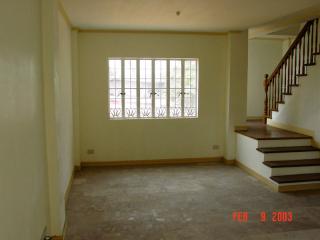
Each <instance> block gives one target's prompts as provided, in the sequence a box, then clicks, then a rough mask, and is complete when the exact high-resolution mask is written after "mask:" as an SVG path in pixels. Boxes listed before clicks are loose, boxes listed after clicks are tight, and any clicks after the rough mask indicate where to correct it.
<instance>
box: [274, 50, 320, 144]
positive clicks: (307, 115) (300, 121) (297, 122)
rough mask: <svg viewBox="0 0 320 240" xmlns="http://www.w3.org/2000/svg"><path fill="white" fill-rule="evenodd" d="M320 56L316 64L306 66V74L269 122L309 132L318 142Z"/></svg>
mask: <svg viewBox="0 0 320 240" xmlns="http://www.w3.org/2000/svg"><path fill="white" fill-rule="evenodd" d="M319 63H320V57H319V56H318V57H317V65H316V66H312V67H308V76H307V77H302V78H300V80H299V81H300V87H297V88H294V90H293V94H292V95H291V96H286V97H285V104H283V105H280V108H279V112H278V113H276V112H275V113H273V115H272V116H273V118H272V121H269V123H270V124H275V125H278V126H281V127H283V128H287V129H289V130H295V131H300V132H305V133H308V132H311V133H313V135H314V138H315V140H316V141H317V142H318V144H319V143H320V124H319V122H320V100H319V92H320V65H319Z"/></svg>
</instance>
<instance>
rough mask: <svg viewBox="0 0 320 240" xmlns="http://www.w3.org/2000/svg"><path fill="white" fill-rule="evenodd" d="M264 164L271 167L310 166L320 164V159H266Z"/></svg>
mask: <svg viewBox="0 0 320 240" xmlns="http://www.w3.org/2000/svg"><path fill="white" fill-rule="evenodd" d="M263 164H264V165H266V166H267V167H270V168H285V167H309V166H320V159H303V160H281V161H264V162H263Z"/></svg>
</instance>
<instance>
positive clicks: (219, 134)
mask: <svg viewBox="0 0 320 240" xmlns="http://www.w3.org/2000/svg"><path fill="white" fill-rule="evenodd" d="M78 45H79V88H80V92H79V94H80V100H79V104H80V120H81V121H80V139H81V140H80V142H81V160H82V161H120V160H151V159H172V158H195V157H215V156H222V155H223V152H224V139H225V130H224V129H225V92H226V55H227V54H226V53H227V36H224V35H222V36H205V35H181V34H177V35H174V34H142V33H138V34H132V33H131V34H127V33H86V32H80V33H79V42H78ZM108 57H178V58H179V57H181V58H184V57H195V58H199V65H200V73H199V76H200V80H199V82H200V83H199V85H200V91H199V92H200V95H199V118H198V119H181V120H113V121H112V120H108V118H107V106H108V100H107V64H106V60H107V58H108ZM212 145H219V146H220V149H219V150H213V149H212ZM87 149H95V154H94V155H87V153H86V152H87Z"/></svg>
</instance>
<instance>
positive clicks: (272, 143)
mask: <svg viewBox="0 0 320 240" xmlns="http://www.w3.org/2000/svg"><path fill="white" fill-rule="evenodd" d="M295 146H311V140H310V139H283V140H259V141H258V147H259V148H265V147H295Z"/></svg>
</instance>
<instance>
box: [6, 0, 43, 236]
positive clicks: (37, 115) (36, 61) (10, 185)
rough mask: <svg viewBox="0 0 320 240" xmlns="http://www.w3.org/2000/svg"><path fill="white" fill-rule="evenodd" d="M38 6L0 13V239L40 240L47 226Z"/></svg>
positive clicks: (10, 3) (34, 2) (14, 0)
mask: <svg viewBox="0 0 320 240" xmlns="http://www.w3.org/2000/svg"><path fill="white" fill-rule="evenodd" d="M40 16H41V8H40V0H24V1H20V0H4V1H1V7H0V29H1V31H0V109H1V117H0V216H1V218H0V238H1V239H5V240H18V239H25V240H38V239H40V238H41V236H42V233H43V230H44V228H45V227H46V226H47V224H48V221H49V220H48V196H47V195H48V190H47V171H46V156H45V137H44V135H45V133H44V119H43V95H42V77H41V71H42V63H41V22H40Z"/></svg>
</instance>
